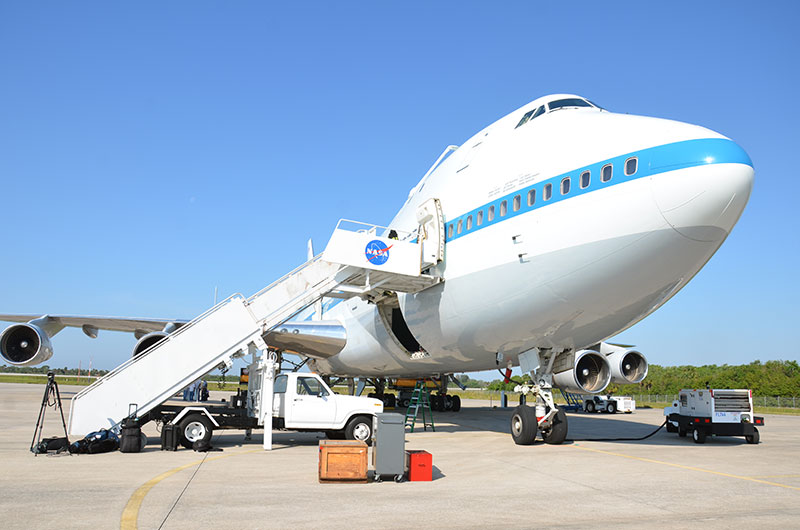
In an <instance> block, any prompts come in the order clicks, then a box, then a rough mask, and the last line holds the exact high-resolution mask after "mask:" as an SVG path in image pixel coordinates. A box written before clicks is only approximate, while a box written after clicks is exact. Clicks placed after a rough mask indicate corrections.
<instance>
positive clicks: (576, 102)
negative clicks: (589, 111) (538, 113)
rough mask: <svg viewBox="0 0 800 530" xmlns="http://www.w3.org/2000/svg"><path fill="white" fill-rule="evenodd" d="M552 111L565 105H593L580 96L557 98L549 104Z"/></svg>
mask: <svg viewBox="0 0 800 530" xmlns="http://www.w3.org/2000/svg"><path fill="white" fill-rule="evenodd" d="M547 106H548V107H549V108H550V110H551V111H554V110H557V109H563V108H565V107H591V106H592V105H591V104H590V103H589V102H588V101H586V100H584V99H578V98H569V99H557V100H556V101H551V102H550V103H548V104H547Z"/></svg>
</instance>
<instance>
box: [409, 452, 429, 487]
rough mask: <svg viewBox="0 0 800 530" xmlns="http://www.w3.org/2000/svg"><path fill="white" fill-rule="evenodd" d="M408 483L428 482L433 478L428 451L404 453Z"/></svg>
mask: <svg viewBox="0 0 800 530" xmlns="http://www.w3.org/2000/svg"><path fill="white" fill-rule="evenodd" d="M406 470H407V472H408V480H409V482H424V481H427V482H430V481H431V480H432V477H433V456H431V454H430V453H429V452H428V451H406Z"/></svg>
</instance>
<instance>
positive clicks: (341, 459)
mask: <svg viewBox="0 0 800 530" xmlns="http://www.w3.org/2000/svg"><path fill="white" fill-rule="evenodd" d="M319 481H320V482H366V481H367V444H366V443H364V442H359V441H355V440H320V442H319Z"/></svg>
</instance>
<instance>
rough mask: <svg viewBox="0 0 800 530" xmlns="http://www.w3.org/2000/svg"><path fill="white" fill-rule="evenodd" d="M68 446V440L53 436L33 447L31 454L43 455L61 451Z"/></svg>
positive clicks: (63, 437)
mask: <svg viewBox="0 0 800 530" xmlns="http://www.w3.org/2000/svg"><path fill="white" fill-rule="evenodd" d="M68 444H69V440H68V439H67V438H66V437H65V436H53V437H52V438H45V439H44V440H42V441H41V442H39V443H38V444H36V447H34V449H33V452H34V454H37V455H43V454H45V453H47V452H50V451H59V452H60V451H63V450H64V449H66V447H67V445H68Z"/></svg>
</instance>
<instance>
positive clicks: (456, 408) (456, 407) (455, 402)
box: [453, 396, 461, 412]
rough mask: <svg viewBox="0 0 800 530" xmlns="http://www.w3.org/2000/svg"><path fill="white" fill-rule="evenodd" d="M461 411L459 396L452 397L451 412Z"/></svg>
mask: <svg viewBox="0 0 800 530" xmlns="http://www.w3.org/2000/svg"><path fill="white" fill-rule="evenodd" d="M459 410H461V396H453V412H458V411H459Z"/></svg>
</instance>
